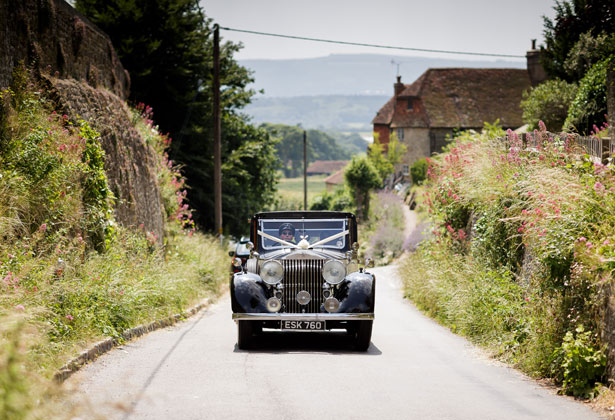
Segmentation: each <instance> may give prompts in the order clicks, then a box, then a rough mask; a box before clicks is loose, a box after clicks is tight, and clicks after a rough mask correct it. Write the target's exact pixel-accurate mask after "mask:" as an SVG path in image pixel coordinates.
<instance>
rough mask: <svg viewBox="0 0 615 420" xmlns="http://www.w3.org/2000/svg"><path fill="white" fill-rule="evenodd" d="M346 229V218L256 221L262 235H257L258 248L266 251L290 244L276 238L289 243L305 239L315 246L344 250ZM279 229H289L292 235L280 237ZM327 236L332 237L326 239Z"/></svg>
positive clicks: (346, 247) (346, 235)
mask: <svg viewBox="0 0 615 420" xmlns="http://www.w3.org/2000/svg"><path fill="white" fill-rule="evenodd" d="M347 229H348V222H347V220H346V219H261V220H259V221H258V230H259V231H260V232H262V233H264V235H261V234H259V235H258V240H259V241H260V246H259V248H260V249H262V250H266V251H269V250H275V249H281V248H289V247H291V246H290V245H287V244H284V243H282V242H279V241H278V240H276V239H281V240H283V241H286V242H288V243H291V244H298V243H299V242H300V241H301V240H302V239H305V240H307V241H308V243H309V244H310V246H312V245H315V248H329V249H335V250H340V251H344V250H347V249H349V247H350V244H349V243H348V242H349V239H348V237H349V236H348V232H347ZM281 231H287V232H288V231H290V232H291V233H292V237H291V238H290V239H289V238H287V237H286V238H280V236H281V235H280V233H281ZM344 232H345V233H344ZM267 236H269V237H267ZM327 238H332V239H331V240H329V241H327Z"/></svg>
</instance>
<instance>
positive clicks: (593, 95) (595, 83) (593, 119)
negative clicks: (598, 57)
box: [564, 57, 615, 134]
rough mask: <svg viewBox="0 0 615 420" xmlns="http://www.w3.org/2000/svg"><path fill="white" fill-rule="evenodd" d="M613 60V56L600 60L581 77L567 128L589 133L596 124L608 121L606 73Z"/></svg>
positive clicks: (566, 123) (567, 121) (571, 106)
mask: <svg viewBox="0 0 615 420" xmlns="http://www.w3.org/2000/svg"><path fill="white" fill-rule="evenodd" d="M613 62H615V60H614V59H613V57H611V58H607V59H604V60H602V61H600V62H598V63H597V64H595V65H594V66H592V67H591V69H590V70H589V71H588V72H587V73H586V74H585V76H584V77H583V79H581V81H580V82H579V91H578V93H577V95H576V97H575V98H574V101H573V102H572V104H571V105H570V109H569V111H568V117H567V118H566V122H565V123H564V125H565V126H566V128H568V129H575V130H576V131H578V132H579V133H583V134H589V132H590V131H592V129H593V127H594V125H596V126H598V127H600V126H602V124H603V123H604V122H605V121H606V113H607V102H606V73H607V66H608V64H609V63H613Z"/></svg>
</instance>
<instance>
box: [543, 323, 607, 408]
mask: <svg viewBox="0 0 615 420" xmlns="http://www.w3.org/2000/svg"><path fill="white" fill-rule="evenodd" d="M575 332H576V334H573V333H572V332H571V331H568V332H567V333H566V335H565V336H564V340H563V342H562V345H561V347H559V348H558V349H557V350H556V351H555V352H554V355H553V358H554V361H555V363H556V366H555V367H554V368H555V369H559V368H560V366H557V362H560V363H561V369H562V370H563V379H564V380H563V391H564V392H565V393H567V394H572V395H574V396H575V397H583V398H592V397H593V396H594V395H595V393H596V390H595V384H596V382H597V381H599V380H600V379H601V378H602V376H603V375H604V371H605V369H606V356H605V354H604V351H603V350H602V349H601V348H596V345H595V340H593V339H592V335H591V332H590V331H585V329H584V328H583V326H582V325H579V326H578V327H577V328H576V329H575Z"/></svg>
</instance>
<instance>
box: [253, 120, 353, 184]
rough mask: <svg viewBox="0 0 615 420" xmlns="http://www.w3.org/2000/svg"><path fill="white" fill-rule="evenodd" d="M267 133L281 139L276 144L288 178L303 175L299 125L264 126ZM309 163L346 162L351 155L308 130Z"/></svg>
mask: <svg viewBox="0 0 615 420" xmlns="http://www.w3.org/2000/svg"><path fill="white" fill-rule="evenodd" d="M261 127H263V128H264V129H265V130H267V132H269V133H270V134H271V135H272V136H274V137H276V138H277V139H279V141H278V142H277V144H276V152H277V155H278V157H279V159H280V161H281V162H282V170H283V172H284V176H285V177H287V178H295V177H298V176H300V175H301V174H303V131H304V130H303V128H301V127H300V126H298V125H285V124H270V123H265V124H262V125H261ZM306 136H307V162H308V165H309V164H310V163H311V162H314V161H315V160H346V159H349V158H350V153H349V152H348V151H347V150H345V149H344V148H342V147H340V146H339V145H338V144H337V142H336V141H335V139H334V138H333V137H331V136H330V135H328V134H327V133H324V132H322V131H319V130H307V131H306Z"/></svg>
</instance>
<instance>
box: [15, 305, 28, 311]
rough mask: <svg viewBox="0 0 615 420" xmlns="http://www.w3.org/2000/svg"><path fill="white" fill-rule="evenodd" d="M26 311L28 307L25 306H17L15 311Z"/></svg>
mask: <svg viewBox="0 0 615 420" xmlns="http://www.w3.org/2000/svg"><path fill="white" fill-rule="evenodd" d="M25 309H26V307H25V306H23V305H15V310H17V311H24V310H25Z"/></svg>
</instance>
